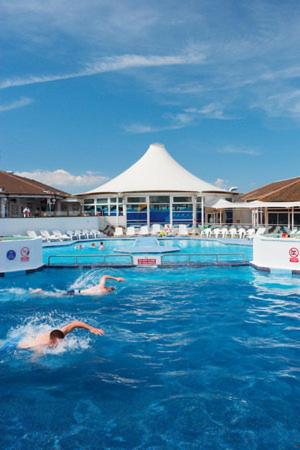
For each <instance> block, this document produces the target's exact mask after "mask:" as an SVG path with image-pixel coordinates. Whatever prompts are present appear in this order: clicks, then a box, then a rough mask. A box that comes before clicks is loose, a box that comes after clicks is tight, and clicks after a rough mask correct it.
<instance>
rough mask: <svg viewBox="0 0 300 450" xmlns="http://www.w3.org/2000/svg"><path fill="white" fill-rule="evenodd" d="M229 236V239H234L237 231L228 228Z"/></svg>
mask: <svg viewBox="0 0 300 450" xmlns="http://www.w3.org/2000/svg"><path fill="white" fill-rule="evenodd" d="M229 234H230V237H231V238H236V237H237V236H238V232H237V229H236V228H235V227H232V228H230V230H229Z"/></svg>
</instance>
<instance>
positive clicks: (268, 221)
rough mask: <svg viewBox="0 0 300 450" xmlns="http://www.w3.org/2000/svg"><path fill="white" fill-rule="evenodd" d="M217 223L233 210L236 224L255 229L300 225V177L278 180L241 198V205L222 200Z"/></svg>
mask: <svg viewBox="0 0 300 450" xmlns="http://www.w3.org/2000/svg"><path fill="white" fill-rule="evenodd" d="M213 208H214V209H215V210H216V211H217V212H216V213H215V217H216V220H215V223H219V224H221V223H224V219H223V218H224V214H225V213H228V212H230V211H231V213H232V217H233V223H236V224H241V225H252V226H259V225H263V226H269V225H284V226H287V227H288V228H294V227H297V226H300V177H295V178H290V179H288V180H281V181H276V182H274V183H270V184H267V185H264V186H262V187H260V188H257V189H254V190H252V191H250V192H248V193H247V194H244V195H242V196H240V198H239V201H237V202H233V203H231V202H228V201H226V200H218V201H217V202H216V203H215V204H214V205H213Z"/></svg>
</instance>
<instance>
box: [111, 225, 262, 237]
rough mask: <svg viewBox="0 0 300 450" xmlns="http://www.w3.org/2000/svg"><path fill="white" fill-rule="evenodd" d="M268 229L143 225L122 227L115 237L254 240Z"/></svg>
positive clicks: (118, 229)
mask: <svg viewBox="0 0 300 450" xmlns="http://www.w3.org/2000/svg"><path fill="white" fill-rule="evenodd" d="M265 231H266V228H264V227H260V228H258V230H255V229H254V228H249V229H246V228H243V227H240V228H236V227H231V228H227V227H223V228H213V227H207V228H203V229H197V228H196V229H194V228H189V227H188V226H187V225H185V224H181V225H178V227H176V228H173V227H171V225H166V226H165V227H164V228H163V227H161V225H159V224H153V225H152V227H151V228H150V229H149V228H148V226H146V225H143V226H141V227H140V228H136V227H134V226H129V227H128V228H127V229H126V230H124V229H123V228H122V227H116V229H115V232H114V236H115V237H122V236H129V237H130V236H149V235H152V236H159V235H166V236H168V235H169V236H175V235H177V236H189V235H198V236H200V237H203V238H213V237H214V238H241V239H246V238H248V239H252V238H253V237H254V236H259V235H261V234H264V233H265Z"/></svg>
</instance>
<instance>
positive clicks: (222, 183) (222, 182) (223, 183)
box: [213, 178, 229, 190]
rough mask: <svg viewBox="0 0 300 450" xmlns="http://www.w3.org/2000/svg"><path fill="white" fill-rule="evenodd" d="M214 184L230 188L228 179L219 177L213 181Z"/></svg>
mask: <svg viewBox="0 0 300 450" xmlns="http://www.w3.org/2000/svg"><path fill="white" fill-rule="evenodd" d="M213 184H214V186H217V187H218V188H220V189H224V190H228V189H229V187H228V181H226V180H224V179H223V178H217V179H216V181H215V182H214V183H213Z"/></svg>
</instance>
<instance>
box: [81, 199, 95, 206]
mask: <svg viewBox="0 0 300 450" xmlns="http://www.w3.org/2000/svg"><path fill="white" fill-rule="evenodd" d="M83 203H84V204H85V205H93V204H94V199H93V198H86V199H85V200H84V202H83Z"/></svg>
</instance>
